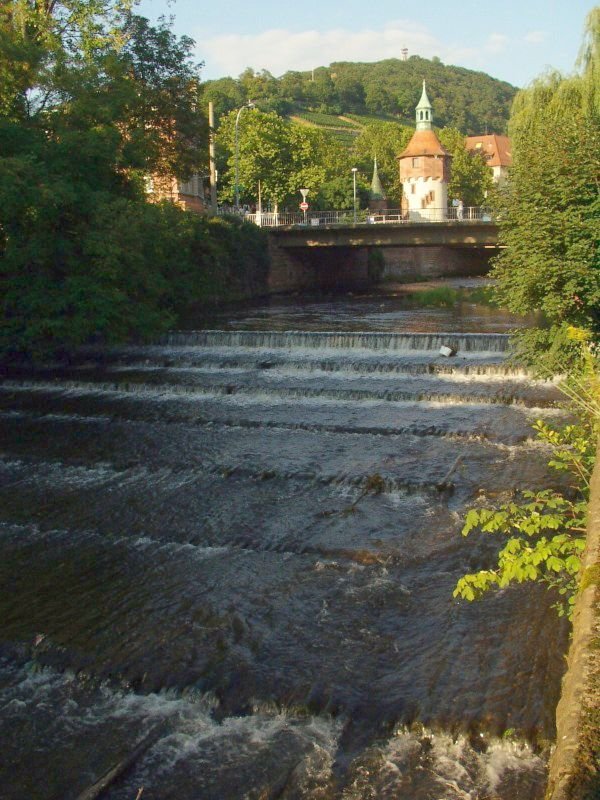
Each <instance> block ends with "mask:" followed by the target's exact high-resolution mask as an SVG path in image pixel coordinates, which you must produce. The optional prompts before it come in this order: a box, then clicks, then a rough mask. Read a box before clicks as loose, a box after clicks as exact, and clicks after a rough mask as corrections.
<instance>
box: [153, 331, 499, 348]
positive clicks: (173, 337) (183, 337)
mask: <svg viewBox="0 0 600 800" xmlns="http://www.w3.org/2000/svg"><path fill="white" fill-rule="evenodd" d="M508 338H509V337H508V335H507V334H502V333H468V334H460V335H457V334H454V333H435V334H433V333H372V332H367V333H356V332H347V333H342V332H338V331H335V332H324V331H318V332H315V331H311V332H306V331H283V332H280V331H218V330H212V331H211V330H203V331H173V332H171V333H169V334H167V335H166V336H165V337H164V339H163V342H164V344H166V345H168V346H177V347H190V346H195V347H260V348H264V349H273V348H288V349H289V348H305V349H316V348H319V349H326V348H332V349H333V348H334V349H338V348H339V349H346V350H356V349H361V350H380V351H384V350H392V351H394V352H414V351H420V352H432V351H439V349H440V347H442V346H443V345H446V346H449V347H451V348H452V349H453V350H455V351H457V352H466V353H473V352H484V353H504V352H506V350H507V349H508Z"/></svg>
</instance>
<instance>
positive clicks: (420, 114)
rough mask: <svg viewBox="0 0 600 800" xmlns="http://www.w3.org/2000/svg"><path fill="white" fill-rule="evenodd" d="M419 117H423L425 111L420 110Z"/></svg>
mask: <svg viewBox="0 0 600 800" xmlns="http://www.w3.org/2000/svg"><path fill="white" fill-rule="evenodd" d="M419 119H423V112H422V111H419Z"/></svg>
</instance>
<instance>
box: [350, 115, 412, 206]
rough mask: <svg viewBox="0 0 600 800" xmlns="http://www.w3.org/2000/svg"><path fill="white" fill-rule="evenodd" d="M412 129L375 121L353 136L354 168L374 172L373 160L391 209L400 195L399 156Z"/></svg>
mask: <svg viewBox="0 0 600 800" xmlns="http://www.w3.org/2000/svg"><path fill="white" fill-rule="evenodd" d="M413 133H414V130H413V129H412V128H408V127H406V126H403V125H398V124H397V123H395V122H378V123H372V124H370V125H366V126H365V127H364V128H363V130H362V131H361V132H360V134H359V135H358V136H357V137H356V141H355V142H354V145H353V148H352V153H353V158H354V160H355V162H356V164H355V166H357V167H359V168H360V170H361V171H362V172H363V173H364V174H366V175H371V174H372V172H373V159H374V158H377V167H378V171H379V176H380V178H381V182H382V184H383V187H384V189H385V192H386V195H387V197H388V199H389V202H390V207H399V205H400V197H401V194H402V184H401V183H400V170H399V167H398V156H399V155H400V153H401V152H402V151H403V150H404V149H405V148H406V146H407V144H408V143H409V141H410V139H411V137H412V135H413Z"/></svg>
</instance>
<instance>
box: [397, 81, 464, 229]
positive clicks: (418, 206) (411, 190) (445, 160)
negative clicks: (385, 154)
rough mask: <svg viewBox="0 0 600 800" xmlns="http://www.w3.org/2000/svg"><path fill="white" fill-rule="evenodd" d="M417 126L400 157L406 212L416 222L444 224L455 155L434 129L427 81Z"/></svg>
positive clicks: (417, 110) (404, 210) (404, 209)
mask: <svg viewBox="0 0 600 800" xmlns="http://www.w3.org/2000/svg"><path fill="white" fill-rule="evenodd" d="M416 123H417V125H416V130H415V132H414V134H413V137H412V139H411V140H410V142H409V143H408V147H407V148H406V150H405V151H404V152H403V153H401V154H400V155H399V156H398V161H399V163H400V181H401V183H402V210H403V212H404V214H406V215H407V216H408V218H409V219H411V220H414V221H415V222H440V221H442V220H444V219H446V216H447V213H446V209H447V207H448V181H449V180H450V159H451V158H452V156H451V155H450V153H449V152H448V151H447V150H446V148H445V147H443V146H442V144H441V142H440V140H439V139H438V137H437V135H436V133H435V131H434V130H433V108H432V105H431V103H430V101H429V98H428V97H427V90H426V88H425V81H423V93H422V94H421V99H420V100H419V104H418V105H417V107H416Z"/></svg>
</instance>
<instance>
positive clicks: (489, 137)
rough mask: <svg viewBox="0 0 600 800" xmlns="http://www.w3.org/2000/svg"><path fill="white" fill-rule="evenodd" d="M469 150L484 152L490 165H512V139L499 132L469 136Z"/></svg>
mask: <svg viewBox="0 0 600 800" xmlns="http://www.w3.org/2000/svg"><path fill="white" fill-rule="evenodd" d="M467 150H474V151H475V152H479V153H483V154H484V155H485V156H486V157H487V163H488V164H489V166H490V167H510V166H511V164H512V153H511V146H510V139H509V138H508V136H502V135H501V134H499V133H490V134H486V135H485V136H467Z"/></svg>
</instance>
